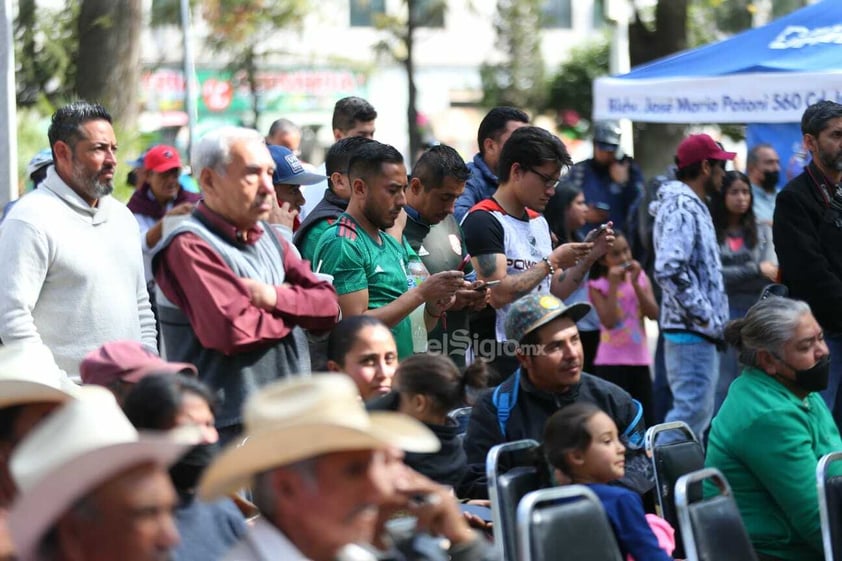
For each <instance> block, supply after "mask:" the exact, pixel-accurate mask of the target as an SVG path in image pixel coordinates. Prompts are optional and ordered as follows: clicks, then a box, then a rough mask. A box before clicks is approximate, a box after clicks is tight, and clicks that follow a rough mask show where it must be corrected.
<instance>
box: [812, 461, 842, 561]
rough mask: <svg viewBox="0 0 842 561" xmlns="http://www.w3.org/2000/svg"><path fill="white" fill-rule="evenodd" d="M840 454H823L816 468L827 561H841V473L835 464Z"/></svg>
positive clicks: (820, 516)
mask: <svg viewBox="0 0 842 561" xmlns="http://www.w3.org/2000/svg"><path fill="white" fill-rule="evenodd" d="M839 460H842V452H831V453H830V454H825V455H824V456H822V457H821V459H820V460H819V463H818V465H817V466H816V483H817V485H818V495H819V518H820V519H821V525H822V544H823V546H824V558H825V559H826V560H827V561H842V475H834V473H842V470H840V467H839V466H835V469H834V466H833V464H835V463H836V462H838V461H839Z"/></svg>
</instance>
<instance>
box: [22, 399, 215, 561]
mask: <svg viewBox="0 0 842 561" xmlns="http://www.w3.org/2000/svg"><path fill="white" fill-rule="evenodd" d="M189 429H191V430H183V431H178V432H174V433H156V434H140V433H138V432H137V430H135V428H134V427H133V426H132V424H131V423H130V422H129V420H128V419H127V418H126V416H125V415H124V414H123V412H122V411H121V410H120V407H119V406H118V405H117V402H116V400H115V399H114V396H113V394H112V393H111V392H110V391H108V390H106V389H105V388H102V387H98V386H87V387H83V388H80V389H79V394H78V396H77V399H74V400H70V401H68V402H67V403H65V404H64V405H63V406H61V407H60V408H59V409H58V410H57V411H55V412H54V413H53V414H52V415H50V416H49V417H47V418H46V419H44V420H43V421H42V422H41V423H39V424H38V426H37V427H36V428H35V429H33V431H32V432H31V433H29V435H28V436H27V437H26V438H24V439H23V441H21V443H20V444H19V445H18V447H17V448H16V449H15V451H14V453H13V454H12V457H11V460H10V462H9V467H10V471H11V473H12V477H13V478H14V480H15V482H16V483H17V485H18V489H19V495H18V498H17V500H16V501H15V503H14V504H13V505H12V509H11V512H10V513H9V530H10V533H11V536H12V541H13V542H14V543H15V545H16V546H17V552H18V556H19V558H20V559H21V560H22V561H28V560H30V559H34V558H35V555H36V553H37V550H38V545H39V542H40V541H41V539H42V537H43V536H44V534H45V533H46V532H47V531H48V530H49V529H50V527H51V526H52V525H53V524H54V523H55V522H56V520H57V519H58V518H59V517H60V516H61V515H62V514H63V513H65V512H66V511H67V510H68V508H70V507H71V506H72V505H73V504H74V503H75V502H76V501H77V500H79V499H80V498H81V497H83V496H84V495H85V494H86V493H88V492H89V491H91V490H92V489H94V488H96V487H97V486H98V485H100V484H101V483H104V482H106V481H108V480H109V479H110V478H111V477H113V476H115V475H117V474H119V473H120V472H122V471H124V470H126V469H129V468H131V467H133V466H137V465H140V464H145V463H156V464H159V465H161V466H163V467H168V466H169V465H170V464H172V463H174V462H175V461H176V460H177V459H178V458H179V457H180V456H181V455H182V454H183V453H184V452H186V451H187V449H188V448H189V447H190V446H192V445H194V444H195V443H197V442H198V440H199V437H198V429H196V428H195V427H189ZM193 429H195V430H193Z"/></svg>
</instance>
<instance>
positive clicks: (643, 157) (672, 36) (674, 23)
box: [629, 0, 688, 177]
mask: <svg viewBox="0 0 842 561" xmlns="http://www.w3.org/2000/svg"><path fill="white" fill-rule="evenodd" d="M687 5H688V0H660V1H659V2H658V6H657V7H656V9H655V29H648V28H647V27H646V26H645V25H644V24H643V23H642V22H641V21H640V19H637V20H636V21H635V22H633V23H632V24H631V25H630V26H629V56H630V58H631V64H632V66H637V65H639V64H643V63H644V62H649V61H651V60H655V59H657V58H661V57H664V56H667V55H670V54H673V53H675V52H678V51H681V50H684V49H686V48H687ZM656 93H657V92H656ZM662 93H663V92H662ZM684 134H685V125H683V124H659V123H635V135H634V136H635V143H634V154H635V160H637V162H638V163H639V164H640V166H641V168H642V170H643V173H644V176H645V177H652V176H653V175H657V174H659V173H663V171H664V169H666V167H667V166H669V165H671V164H672V163H673V160H674V155H675V149H676V147H677V146H678V144H679V142H681V139H682V138H684Z"/></svg>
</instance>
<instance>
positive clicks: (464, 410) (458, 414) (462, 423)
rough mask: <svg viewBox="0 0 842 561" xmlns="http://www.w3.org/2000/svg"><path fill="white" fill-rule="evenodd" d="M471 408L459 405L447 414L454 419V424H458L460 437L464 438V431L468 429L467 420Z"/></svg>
mask: <svg viewBox="0 0 842 561" xmlns="http://www.w3.org/2000/svg"><path fill="white" fill-rule="evenodd" d="M472 410H473V407H460V408H458V409H454V410H453V411H451V412H450V413H448V414H447V416H448V417H450V418H451V419H453V420H454V421H456V424H457V425H458V426H459V437H460V438H464V437H465V433H466V432H467V431H468V421H470V420H471V411H472Z"/></svg>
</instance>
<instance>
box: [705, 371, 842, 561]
mask: <svg viewBox="0 0 842 561" xmlns="http://www.w3.org/2000/svg"><path fill="white" fill-rule="evenodd" d="M837 450H842V439H840V437H839V431H838V430H837V429H836V425H835V424H834V422H833V417H832V416H831V414H830V411H829V410H828V408H827V406H826V405H825V403H824V401H823V400H822V398H821V396H820V395H819V394H817V393H811V394H809V395H808V396H807V397H805V398H804V399H799V398H798V397H797V396H796V395H795V394H793V393H792V392H791V391H789V390H788V389H787V388H786V387H784V386H783V385H782V384H781V383H780V382H778V381H777V380H775V379H774V378H772V377H771V376H769V375H767V374H766V373H765V372H762V371H760V370H757V369H755V368H745V369H744V370H743V372H742V374H741V375H740V376H739V377H738V378H737V379H736V380H735V381H734V383H733V384H731V387H730V389H729V390H728V397H727V398H726V399H725V402H724V403H723V404H722V408H721V409H720V410H719V414H718V415H717V416H716V417H715V418H714V419H713V423H712V424H711V430H710V437H709V440H708V450H707V459H706V461H705V464H706V465H707V466H708V467H715V468H718V469H719V470H720V471H721V472H722V473H723V474H724V475H725V477H726V478H727V479H728V482H729V483H730V484H731V489H732V490H733V492H734V498H735V499H736V501H737V506H738V507H739V509H740V514H741V515H742V517H743V522H744V523H745V525H746V529H747V530H748V534H749V536H750V537H751V541H752V543H753V544H754V548H755V549H756V550H757V551H758V552H760V553H764V554H767V555H771V556H774V557H778V558H780V559H787V560H790V559H791V560H792V561H811V560H817V561H821V560H823V559H824V555H823V554H822V538H821V528H820V523H819V506H818V497H817V491H816V464H817V463H818V461H819V458H821V457H822V456H823V455H824V454H827V453H828V452H834V451H837ZM712 494H715V492H714V489H713V486H712V485H709V486H706V487H705V495H712Z"/></svg>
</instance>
